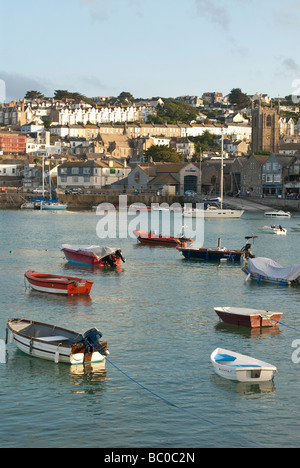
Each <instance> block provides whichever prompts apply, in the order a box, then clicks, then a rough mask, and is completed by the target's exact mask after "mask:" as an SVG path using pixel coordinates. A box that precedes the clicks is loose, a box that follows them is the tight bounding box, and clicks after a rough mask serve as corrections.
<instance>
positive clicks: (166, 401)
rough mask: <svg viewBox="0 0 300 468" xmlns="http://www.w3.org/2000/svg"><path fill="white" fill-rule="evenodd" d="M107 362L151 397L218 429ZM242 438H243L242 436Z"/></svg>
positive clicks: (254, 443) (255, 443)
mask: <svg viewBox="0 0 300 468" xmlns="http://www.w3.org/2000/svg"><path fill="white" fill-rule="evenodd" d="M106 360H107V361H108V362H109V363H110V364H111V365H112V366H113V367H114V368H115V369H117V370H118V371H119V372H121V374H123V375H125V377H127V378H128V379H129V380H131V381H132V382H134V383H135V384H136V385H138V386H139V387H141V388H142V389H143V390H146V392H148V393H150V394H151V395H153V396H155V397H156V398H158V399H159V400H161V401H163V402H164V403H167V404H168V405H170V406H172V407H173V408H176V409H178V410H180V411H184V412H185V413H187V414H189V415H190V416H192V417H193V418H197V419H200V420H201V421H204V422H206V423H207V424H211V425H213V426H215V427H217V424H216V423H214V422H213V421H209V420H208V419H205V418H202V417H200V416H197V415H195V414H194V413H191V412H190V411H189V410H187V409H185V408H182V407H180V406H177V405H175V403H171V402H170V401H169V400H167V399H166V398H163V397H161V396H160V395H158V394H157V393H154V392H153V391H152V390H150V389H149V388H147V387H145V386H144V385H142V384H141V383H139V382H138V381H137V380H135V379H133V378H132V377H130V375H128V374H126V373H125V372H124V371H122V369H120V368H119V367H118V366H116V365H115V364H114V363H113V362H111V361H110V360H109V359H108V358H107V356H106ZM231 436H232V434H231ZM240 437H241V436H240ZM245 440H246V442H250V443H251V444H253V445H256V446H258V445H259V444H258V443H257V442H254V441H252V440H248V439H245Z"/></svg>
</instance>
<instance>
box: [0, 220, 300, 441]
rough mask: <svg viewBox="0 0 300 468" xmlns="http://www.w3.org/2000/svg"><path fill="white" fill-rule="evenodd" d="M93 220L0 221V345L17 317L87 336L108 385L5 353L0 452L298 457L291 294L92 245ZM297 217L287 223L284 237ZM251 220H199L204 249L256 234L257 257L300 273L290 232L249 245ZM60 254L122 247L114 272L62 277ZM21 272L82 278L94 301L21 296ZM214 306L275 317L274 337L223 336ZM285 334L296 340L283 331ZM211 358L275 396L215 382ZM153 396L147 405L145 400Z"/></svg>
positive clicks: (92, 374)
mask: <svg viewBox="0 0 300 468" xmlns="http://www.w3.org/2000/svg"><path fill="white" fill-rule="evenodd" d="M98 220H99V217H97V216H96V215H95V214H94V213H88V212H86V213H70V212H67V213H56V214H55V213H46V212H42V213H40V212H24V211H0V239H1V243H0V267H1V269H0V289H1V310H0V338H1V339H5V328H6V322H7V320H8V319H9V318H27V319H32V320H39V321H42V322H46V323H50V324H53V325H60V326H63V327H66V328H70V329H73V330H76V331H78V332H84V331H86V330H88V329H89V328H91V327H92V326H96V327H98V328H99V329H100V330H101V331H102V332H103V339H105V340H107V341H108V342H109V349H110V353H111V354H110V356H109V360H110V361H111V362H107V368H106V372H105V373H101V372H99V370H97V368H94V370H93V371H91V369H85V370H83V369H82V368H71V369H70V367H69V366H67V365H63V364H60V365H55V364H54V363H52V362H47V361H42V360H39V359H35V358H30V357H28V356H26V355H24V354H22V353H21V352H19V351H17V350H16V348H15V345H12V344H9V345H8V353H7V362H6V364H0V409H1V425H0V446H1V447H101V448H120V447H132V448H133V447H134V448H142V447H145V448H180V447H181V448H192V447H226V446H231V447H256V446H259V447H277V446H281V447H292V446H299V402H300V396H299V375H300V364H298V365H297V364H294V363H293V362H292V352H293V348H292V342H293V340H295V339H300V332H298V331H297V330H300V314H299V312H300V308H299V304H300V288H283V287H277V286H274V285H261V286H257V285H256V284H254V283H245V275H244V273H242V271H241V269H240V266H239V265H238V266H231V265H221V266H220V265H214V264H205V263H199V262H189V261H187V260H184V259H183V257H182V256H181V255H180V253H179V252H178V251H176V249H172V248H163V247H148V246H141V245H138V244H137V242H136V240H133V239H131V238H128V239H119V240H118V239H113V240H111V241H108V240H105V241H101V240H100V239H98V237H97V235H96V225H97V222H98ZM297 223H300V217H298V218H296V217H293V218H292V219H291V220H286V221H285V222H284V223H283V225H284V226H285V227H287V228H289V227H291V226H296V225H297ZM264 224H266V220H264V219H263V216H262V215H261V214H255V213H251V214H246V215H244V216H243V217H242V218H241V219H239V220H234V221H230V220H219V221H206V223H205V245H207V246H215V245H216V242H217V237H219V236H221V237H222V244H223V245H224V246H226V247H232V248H237V247H241V246H242V245H243V241H244V236H246V235H249V234H250V235H252V234H258V235H259V237H258V239H256V241H255V245H254V252H255V254H256V255H258V256H266V257H270V258H273V259H274V260H276V261H278V262H279V263H282V264H283V265H289V264H292V263H300V256H299V239H300V234H299V233H293V232H292V231H289V232H288V235H287V236H286V237H284V236H282V237H281V236H275V235H270V234H265V233H261V232H259V228H260V227H262V226H263V225H264ZM62 243H77V244H78V243H91V244H102V245H110V246H120V247H121V248H122V251H123V254H124V255H125V257H126V260H127V261H126V263H125V264H123V265H122V267H121V270H120V271H114V270H107V269H104V270H103V269H102V270H101V269H96V270H91V269H89V268H88V267H87V268H85V267H76V266H70V265H69V264H67V263H66V261H65V259H64V256H63V255H62V253H61V252H60V250H59V246H60V245H61V244H62ZM29 269H35V270H38V271H42V272H49V273H53V274H59V273H61V274H69V275H73V276H76V275H82V276H84V277H86V278H89V279H92V280H93V281H94V286H93V289H92V292H91V296H90V298H88V299H87V298H76V297H75V298H71V299H67V298H63V297H56V296H51V295H43V294H39V293H37V292H32V291H29V290H28V289H27V290H26V289H25V287H24V279H23V278H24V273H25V271H27V270H29ZM217 305H224V306H225V305H232V306H234V305H235V306H238V305H241V306H245V307H257V308H263V309H269V310H275V311H277V310H279V311H282V312H283V313H284V315H283V317H282V323H283V324H284V325H281V326H280V328H279V330H278V331H277V332H274V331H273V332H272V331H270V330H264V331H263V332H260V331H256V332H253V331H252V332H251V331H248V330H244V329H243V330H240V329H238V328H236V327H229V326H225V325H224V324H221V323H220V322H219V320H218V317H217V316H216V314H215V312H214V310H213V308H214V306H217ZM290 327H294V328H295V329H293V328H290ZM218 346H221V347H224V348H227V349H232V350H235V351H238V352H241V353H243V354H248V355H252V356H253V357H256V358H260V359H263V360H265V361H267V362H271V363H272V364H274V365H276V366H277V367H278V371H279V373H278V374H277V375H276V377H275V380H274V383H270V384H265V385H261V386H259V385H249V384H238V383H235V382H230V381H225V380H224V379H221V378H220V377H218V376H217V375H215V374H214V372H213V370H212V367H211V364H210V360H209V357H210V354H211V352H212V351H213V350H214V349H215V348H216V347H218ZM151 392H152V393H151Z"/></svg>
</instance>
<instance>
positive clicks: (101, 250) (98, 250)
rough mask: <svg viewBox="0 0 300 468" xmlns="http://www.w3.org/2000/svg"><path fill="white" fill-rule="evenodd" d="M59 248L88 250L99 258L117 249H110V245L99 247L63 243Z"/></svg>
mask: <svg viewBox="0 0 300 468" xmlns="http://www.w3.org/2000/svg"><path fill="white" fill-rule="evenodd" d="M60 248H61V250H64V249H69V250H74V251H81V252H88V253H90V254H94V255H96V257H97V258H98V259H99V260H100V259H101V258H104V257H107V255H113V254H114V253H115V252H116V250H119V249H112V248H111V247H100V246H99V245H71V244H63V245H62V246H61V247H60Z"/></svg>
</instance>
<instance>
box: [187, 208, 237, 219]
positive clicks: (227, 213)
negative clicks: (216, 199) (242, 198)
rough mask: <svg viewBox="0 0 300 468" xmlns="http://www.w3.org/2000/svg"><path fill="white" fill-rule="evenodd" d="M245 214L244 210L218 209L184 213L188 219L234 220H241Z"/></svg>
mask: <svg viewBox="0 0 300 468" xmlns="http://www.w3.org/2000/svg"><path fill="white" fill-rule="evenodd" d="M243 214H244V210H227V209H222V208H220V209H218V208H216V209H215V210H210V209H207V210H197V209H196V210H191V211H188V210H186V211H185V212H184V216H186V217H187V218H209V219H214V218H216V219H221V218H223V219H226V218H229V219H233V218H240V217H241V216H242V215H243Z"/></svg>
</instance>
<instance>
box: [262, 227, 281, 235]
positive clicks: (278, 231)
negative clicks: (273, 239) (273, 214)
mask: <svg viewBox="0 0 300 468" xmlns="http://www.w3.org/2000/svg"><path fill="white" fill-rule="evenodd" d="M262 230H263V231H264V232H269V233H271V234H277V235H278V236H286V234H287V229H285V228H283V227H282V226H281V225H279V226H275V225H273V226H264V227H263V228H262Z"/></svg>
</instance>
